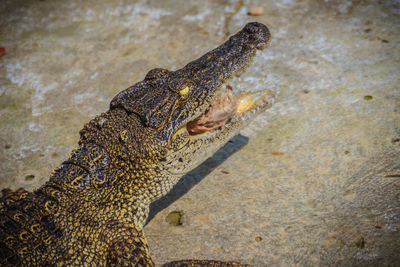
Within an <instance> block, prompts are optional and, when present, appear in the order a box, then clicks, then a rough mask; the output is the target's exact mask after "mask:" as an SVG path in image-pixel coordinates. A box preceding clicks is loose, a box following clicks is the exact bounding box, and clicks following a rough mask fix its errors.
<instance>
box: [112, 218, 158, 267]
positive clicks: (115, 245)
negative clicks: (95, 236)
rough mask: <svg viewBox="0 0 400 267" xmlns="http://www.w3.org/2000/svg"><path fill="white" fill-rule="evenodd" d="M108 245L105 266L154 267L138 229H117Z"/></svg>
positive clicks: (142, 234) (141, 232) (135, 227)
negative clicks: (115, 234) (115, 235)
mask: <svg viewBox="0 0 400 267" xmlns="http://www.w3.org/2000/svg"><path fill="white" fill-rule="evenodd" d="M118 232H119V233H117V237H116V238H115V239H114V240H113V242H112V243H111V245H110V248H109V249H110V251H109V255H108V257H107V266H137V267H139V266H140V267H151V266H154V263H153V261H152V259H151V258H150V254H149V249H148V246H147V242H146V238H145V237H144V233H143V231H142V230H140V228H139V227H137V226H133V227H130V228H129V229H126V228H125V229H124V228H119V229H118Z"/></svg>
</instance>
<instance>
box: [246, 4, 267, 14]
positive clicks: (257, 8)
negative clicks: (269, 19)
mask: <svg viewBox="0 0 400 267" xmlns="http://www.w3.org/2000/svg"><path fill="white" fill-rule="evenodd" d="M263 13H264V9H263V8H262V7H260V6H253V7H251V8H250V9H249V11H248V12H247V14H248V15H250V16H260V15H262V14H263Z"/></svg>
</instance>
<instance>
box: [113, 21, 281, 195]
mask: <svg viewBox="0 0 400 267" xmlns="http://www.w3.org/2000/svg"><path fill="white" fill-rule="evenodd" d="M269 40H270V33H269V31H268V28H267V27H266V26H265V25H263V24H261V23H257V22H253V23H249V24H247V25H246V26H245V27H244V28H243V29H242V30H241V31H239V32H238V33H237V34H235V35H233V36H231V37H230V38H229V40H228V41H226V42H225V43H224V44H222V45H221V46H219V47H217V48H216V49H214V50H212V51H210V52H208V53H206V54H205V55H203V56H202V57H200V58H199V59H197V60H194V61H192V62H190V63H189V64H187V65H186V66H185V67H183V68H182V69H179V70H176V71H168V70H165V69H153V70H151V71H149V72H148V73H147V75H146V77H145V79H144V80H143V81H142V82H139V83H137V84H135V85H134V86H132V87H130V88H128V89H126V90H125V91H122V92H121V93H119V94H118V95H117V96H116V97H115V98H114V99H113V101H112V102H111V109H115V108H122V109H124V110H126V111H127V112H128V113H130V114H131V113H134V114H136V115H137V116H138V117H139V118H140V121H141V124H142V125H141V127H142V128H141V131H143V132H144V133H145V134H144V136H143V137H142V138H141V139H142V140H143V142H142V143H141V144H139V146H140V151H141V152H140V153H141V157H146V158H148V159H152V161H153V162H152V164H153V165H155V166H156V169H157V170H156V173H157V174H158V175H160V176H162V177H169V178H168V179H161V181H162V182H161V184H162V186H161V187H162V190H161V191H163V194H165V193H166V192H167V191H168V189H169V188H171V186H172V185H173V184H175V183H176V181H177V180H178V177H180V176H181V175H182V174H184V173H186V172H188V171H189V170H191V169H193V168H195V167H196V166H197V165H199V164H200V163H201V162H203V161H204V160H206V159H207V158H208V157H209V156H210V155H212V154H213V153H214V152H215V151H216V150H218V149H219V148H220V147H221V146H223V145H224V144H225V143H226V142H227V141H229V139H231V138H232V137H233V136H234V135H236V134H238V132H239V131H240V130H241V129H242V128H243V127H244V126H245V125H246V124H248V123H249V122H250V121H251V120H252V119H253V118H254V117H255V116H256V115H257V114H258V113H260V112H262V111H263V110H265V109H266V108H267V107H269V105H270V104H271V102H272V101H273V98H274V96H273V94H272V93H271V92H270V91H269V90H265V91H259V92H254V93H247V94H240V95H239V96H234V95H233V93H232V88H231V87H230V86H229V85H228V82H229V80H230V79H231V78H233V77H234V76H237V75H238V74H239V73H241V72H242V71H243V70H244V69H245V68H246V67H247V66H248V65H249V63H250V62H251V60H252V58H253V57H254V56H255V54H256V51H257V50H262V49H264V48H265V47H266V46H267V45H268V43H269ZM138 130H139V129H138ZM135 153H137V152H135ZM136 156H137V157H138V155H136ZM175 177H176V178H175ZM158 190H159V189H157V191H158ZM158 197H159V196H158Z"/></svg>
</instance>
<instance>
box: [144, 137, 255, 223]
mask: <svg viewBox="0 0 400 267" xmlns="http://www.w3.org/2000/svg"><path fill="white" fill-rule="evenodd" d="M248 142H249V138H248V137H246V136H243V135H241V134H238V135H236V136H235V137H233V138H232V139H231V140H230V141H229V142H228V143H226V144H225V145H224V146H223V147H221V148H220V149H219V150H218V151H217V152H216V153H215V154H214V155H213V156H212V157H210V158H208V159H207V160H206V161H204V162H203V163H202V164H200V165H199V166H198V167H197V168H195V169H194V170H192V171H191V172H189V173H187V174H185V175H184V176H182V178H181V179H180V180H179V182H178V183H177V184H176V185H175V186H174V187H173V188H172V190H171V191H170V192H169V193H168V194H166V195H165V196H163V197H162V198H160V199H158V200H156V201H154V202H153V203H152V204H151V205H150V213H149V216H148V218H147V221H146V224H148V223H149V222H150V221H151V220H152V219H153V218H154V216H156V215H157V213H159V212H160V211H162V210H163V209H165V208H167V207H168V206H169V205H171V204H172V203H173V202H175V201H176V200H177V199H179V198H181V197H182V196H183V195H185V194H186V193H187V192H189V190H190V189H192V188H193V187H194V186H195V185H196V184H198V183H200V181H201V180H203V179H204V178H205V177H206V176H207V175H208V174H210V173H211V172H212V171H213V170H215V169H216V168H217V167H218V166H220V165H221V164H222V163H223V162H224V161H225V160H227V159H228V158H229V157H230V156H231V155H233V154H234V153H236V152H237V151H239V150H240V149H241V148H242V147H244V146H245V145H246V144H247V143H248Z"/></svg>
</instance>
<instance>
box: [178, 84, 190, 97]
mask: <svg viewBox="0 0 400 267" xmlns="http://www.w3.org/2000/svg"><path fill="white" fill-rule="evenodd" d="M188 93H189V86H185V88H183V89H181V90H180V91H179V94H180V95H181V96H185V95H187V94H188Z"/></svg>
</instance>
